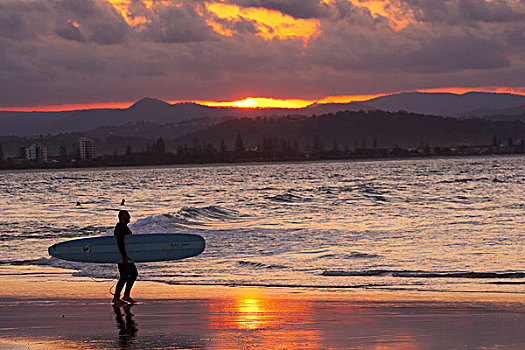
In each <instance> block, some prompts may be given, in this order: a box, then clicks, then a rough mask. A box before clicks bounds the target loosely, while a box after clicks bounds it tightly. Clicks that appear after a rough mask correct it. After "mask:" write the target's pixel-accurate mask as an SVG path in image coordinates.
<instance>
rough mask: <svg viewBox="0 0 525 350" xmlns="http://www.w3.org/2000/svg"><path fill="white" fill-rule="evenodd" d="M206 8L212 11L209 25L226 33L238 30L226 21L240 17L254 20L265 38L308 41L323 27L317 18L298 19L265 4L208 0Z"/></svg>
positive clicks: (258, 30) (260, 34) (258, 33)
mask: <svg viewBox="0 0 525 350" xmlns="http://www.w3.org/2000/svg"><path fill="white" fill-rule="evenodd" d="M206 10H208V12H209V13H210V14H211V15H212V17H211V18H209V19H208V20H207V23H208V25H209V26H211V27H212V28H213V29H214V30H215V31H216V32H217V33H219V34H221V35H224V36H233V35H234V34H235V31H234V29H232V28H229V27H228V26H227V25H225V24H228V22H230V23H234V22H235V21H240V20H243V21H251V22H252V23H253V24H254V25H255V27H256V29H257V33H256V34H257V35H258V36H260V37H262V38H264V39H265V40H271V39H274V38H278V39H289V38H300V39H303V40H304V41H305V42H307V41H308V40H309V39H310V38H312V37H315V36H316V35H318V34H319V30H320V29H319V26H320V22H319V21H318V20H316V19H297V18H294V17H292V16H288V15H285V14H283V13H281V12H279V11H274V10H268V9H265V8H259V7H240V6H237V5H230V4H224V3H218V2H207V3H206ZM225 22H226V23H225Z"/></svg>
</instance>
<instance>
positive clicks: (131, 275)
mask: <svg viewBox="0 0 525 350" xmlns="http://www.w3.org/2000/svg"><path fill="white" fill-rule="evenodd" d="M118 219H119V221H118V223H117V225H116V226H115V236H117V245H118V249H119V251H120V254H121V255H122V263H119V264H118V271H119V273H120V279H119V280H118V282H117V286H116V287H115V296H114V298H113V303H114V304H124V302H128V303H134V302H135V300H133V299H132V298H131V296H130V293H131V288H132V287H133V283H135V280H136V279H137V276H138V272H137V267H136V266H135V264H134V263H130V262H129V257H128V254H127V253H126V245H125V244H124V237H125V236H126V235H130V234H131V230H130V229H129V227H128V224H129V220H130V219H131V215H129V213H128V211H127V210H121V211H119V213H118ZM124 285H126V290H125V291H124V297H123V298H122V299H120V292H121V291H122V288H123V287H124Z"/></svg>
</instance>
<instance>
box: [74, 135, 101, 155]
mask: <svg viewBox="0 0 525 350" xmlns="http://www.w3.org/2000/svg"><path fill="white" fill-rule="evenodd" d="M78 142H79V146H80V159H82V160H90V159H95V157H96V156H97V152H96V148H95V140H93V139H90V138H89V137H81V138H80V139H79V140H78Z"/></svg>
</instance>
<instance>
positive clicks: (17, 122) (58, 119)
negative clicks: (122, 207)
mask: <svg viewBox="0 0 525 350" xmlns="http://www.w3.org/2000/svg"><path fill="white" fill-rule="evenodd" d="M346 110H348V111H360V110H364V111H372V110H384V111H399V110H404V111H407V112H412V113H419V114H431V115H441V116H453V117H477V116H481V117H487V118H488V119H490V118H493V119H498V120H504V119H505V120H506V119H508V120H514V119H518V120H525V116H524V111H525V96H521V95H512V94H493V93H482V92H472V93H466V94H463V95H456V94H445V93H417V92H416V93H402V94H394V95H389V96H383V97H378V98H375V99H372V100H369V101H365V102H355V103H328V104H312V105H310V106H308V107H305V108H302V109H283V108H256V109H242V108H217V107H207V106H203V105H199V104H196V103H177V104H169V103H166V102H164V101H161V100H157V99H154V98H143V99H141V100H140V101H137V102H136V103H135V104H134V105H132V106H131V107H129V108H126V109H90V110H79V111H67V112H0V136H1V135H13V136H28V135H40V134H52V135H56V134H59V133H66V132H87V131H89V130H93V129H96V128H100V127H110V126H113V127H115V126H119V125H125V124H128V123H136V122H140V121H143V122H146V123H156V124H166V123H171V124H177V123H181V122H184V121H191V120H201V121H202V126H203V127H207V126H210V125H212V124H214V123H217V122H219V121H222V120H223V118H228V117H232V118H239V117H258V116H262V117H277V118H278V117H282V116H287V115H292V116H298V115H302V116H311V115H321V114H326V113H336V112H339V111H346ZM491 116H494V117H491ZM506 116H510V117H509V118H506Z"/></svg>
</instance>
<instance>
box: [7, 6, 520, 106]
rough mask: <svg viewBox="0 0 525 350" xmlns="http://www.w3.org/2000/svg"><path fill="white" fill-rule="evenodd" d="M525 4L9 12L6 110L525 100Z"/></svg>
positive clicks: (24, 9) (19, 8) (18, 9)
mask: <svg viewBox="0 0 525 350" xmlns="http://www.w3.org/2000/svg"><path fill="white" fill-rule="evenodd" d="M523 33H525V3H524V2H523V1H521V0H507V1H503V0H492V1H487V0H444V1H434V0H387V1H373V0H325V1H314V0H300V1H299V0H291V1H290V0H227V1H220V2H214V1H185V0H181V1H169V0H112V1H109V0H82V1H71V0H0V106H8V107H16V106H34V105H43V104H47V105H49V104H68V103H95V102H111V101H133V100H137V99H139V98H141V97H143V96H155V97H158V98H163V99H166V100H195V99H200V100H228V99H238V98H243V97H245V96H268V97H275V98H305V99H316V98H322V97H324V96H327V95H351V94H375V93H384V92H392V91H406V90H415V89H430V88H439V87H447V86H459V87H461V86H507V87H518V88H519V87H523V77H524V76H525V36H524V34H523Z"/></svg>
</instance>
